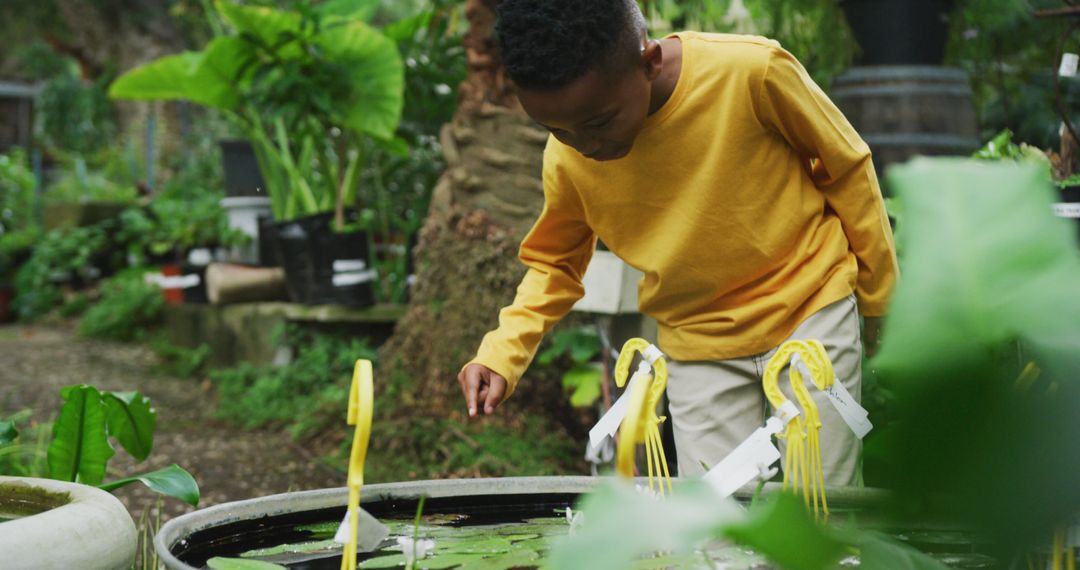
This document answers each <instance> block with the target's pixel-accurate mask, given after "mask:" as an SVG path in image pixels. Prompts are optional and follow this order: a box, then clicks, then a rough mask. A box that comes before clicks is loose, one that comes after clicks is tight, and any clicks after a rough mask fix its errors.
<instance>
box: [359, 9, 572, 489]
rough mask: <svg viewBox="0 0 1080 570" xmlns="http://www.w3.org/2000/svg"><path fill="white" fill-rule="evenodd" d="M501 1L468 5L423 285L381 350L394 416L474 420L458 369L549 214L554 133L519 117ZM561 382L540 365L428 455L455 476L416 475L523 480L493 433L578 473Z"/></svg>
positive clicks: (508, 291) (433, 470)
mask: <svg viewBox="0 0 1080 570" xmlns="http://www.w3.org/2000/svg"><path fill="white" fill-rule="evenodd" d="M497 3H498V0H467V1H466V2H465V14H466V17H467V18H468V21H469V25H470V29H469V31H468V33H467V34H466V36H465V38H464V43H465V46H466V49H467V54H468V55H467V57H468V74H467V76H466V78H465V81H464V82H463V83H462V84H461V86H460V87H459V95H460V104H459V107H458V110H457V113H456V115H455V117H454V119H453V120H452V122H450V123H449V124H447V125H446V126H445V127H444V128H443V131H442V144H443V150H444V152H445V155H446V160H447V169H446V172H445V173H444V175H443V176H442V179H441V180H440V182H439V184H438V186H437V187H436V188H435V190H434V196H433V199H432V205H431V210H430V213H429V214H428V218H427V220H426V223H425V225H424V228H423V230H422V231H421V234H420V239H419V242H418V245H417V247H416V249H415V250H414V256H415V259H416V264H415V266H416V269H417V273H416V275H417V282H416V285H415V286H414V288H413V291H412V297H411V301H410V305H409V308H408V311H407V313H406V315H405V317H404V318H403V319H402V320H401V321H400V322H399V323H398V326H397V329H396V332H395V333H394V335H393V337H392V338H391V339H390V341H389V342H388V343H387V344H386V345H385V346H384V348H383V349H382V351H381V353H380V360H381V363H382V369H383V374H390V375H391V376H390V383H391V384H392V385H393V389H392V391H393V395H392V397H393V402H389V403H388V405H389V406H394V407H395V412H394V413H392V415H393V416H395V417H400V414H398V413H397V412H396V410H401V411H402V412H404V410H409V412H407V414H413V415H414V416H415V415H424V416H427V417H428V418H430V419H431V421H442V420H448V421H450V422H455V423H457V422H466V421H467V420H466V416H465V414H464V411H465V404H464V400H463V398H462V395H461V392H460V388H459V386H458V382H457V374H458V371H459V369H460V368H461V366H462V365H464V364H465V362H467V361H468V360H469V359H470V358H472V356H473V355H474V353H475V351H476V348H477V346H478V345H479V343H480V340H481V338H482V337H483V335H484V333H486V332H487V331H488V330H491V329H492V328H494V327H495V326H496V324H497V322H498V311H499V309H500V308H502V307H503V306H505V305H507V304H508V303H510V302H511V300H512V299H513V297H514V293H515V290H516V288H517V285H518V283H519V281H520V279H521V277H522V276H523V275H524V272H525V268H524V266H523V265H522V264H521V263H520V262H519V261H518V260H517V250H518V245H519V243H520V241H521V239H522V238H523V237H524V235H525V233H526V232H527V231H528V230H529V228H530V227H531V225H532V223H533V221H535V219H536V216H537V215H538V214H539V212H540V209H541V207H542V206H543V185H542V183H541V176H540V173H541V164H542V154H543V147H544V144H545V142H546V140H547V132H546V131H545V130H543V129H542V128H541V127H539V126H538V125H537V124H536V123H535V122H533V121H532V120H531V119H529V117H528V116H527V115H526V114H525V113H524V112H523V111H522V110H521V107H520V105H519V103H518V101H517V98H516V96H515V95H514V91H513V86H512V84H511V83H510V81H509V80H508V79H507V77H506V74H505V70H504V69H503V68H502V65H501V63H500V61H499V56H498V53H497V50H496V47H495V42H494V38H493V35H492V32H493V28H494V22H495V5H496V4H497ZM557 377H558V373H557V371H554V370H538V369H537V368H536V367H534V368H533V369H532V370H530V371H529V372H528V373H527V374H526V377H525V378H524V379H523V380H522V382H521V384H520V386H519V388H518V391H517V392H516V393H515V394H514V397H513V398H511V399H510V400H508V401H507V402H505V403H504V404H503V405H502V406H501V407H500V408H499V409H498V411H497V413H496V414H495V416H494V417H491V418H481V419H479V420H471V421H469V422H468V424H469V425H468V426H467V427H466V429H465V431H463V432H462V431H460V430H459V433H458V434H456V435H455V436H453V437H451V438H450V440H448V441H452V442H456V443H463V444H464V445H458V446H457V447H455V446H454V445H448V446H447V449H446V452H445V453H437V452H436V453H432V454H431V455H432V456H433V457H432V459H435V460H442V461H443V462H444V463H445V464H446V465H449V466H451V468H450V469H444V470H442V471H443V472H441V473H440V472H439V469H437V467H438V466H430V465H429V466H428V468H427V469H426V470H424V469H422V468H421V471H420V472H417V475H418V476H419V475H426V476H431V475H446V474H461V475H505V474H528V473H525V472H522V470H523V469H527V467H524V466H522V465H514V464H511V463H510V461H514V462H516V463H520V461H519V460H518V459H515V458H514V456H513V454H512V453H511V454H503V453H501V451H503V450H500V449H486V450H485V449H480V448H482V447H483V446H484V441H486V440H487V439H488V436H485V435H483V434H490V433H492V432H493V431H494V430H498V431H503V432H507V431H512V432H514V433H517V434H520V435H519V436H518V437H520V438H522V439H521V442H523V443H525V446H524V447H525V448H528V447H529V445H528V443H527V440H526V439H525V438H535V437H543V438H547V439H548V441H549V442H550V443H551V445H550V446H548V447H544V446H541V445H538V446H535V447H536V450H537V453H550V452H554V451H555V450H558V453H559V454H560V455H561V457H549V458H544V457H537V458H535V459H537V460H538V461H539V463H538V464H532V463H529V461H528V460H525V464H527V465H545V466H548V467H550V469H548V468H546V467H541V470H546V471H549V472H566V471H574V470H578V469H581V468H582V464H581V463H580V461H581V460H580V457H581V453H580V452H581V451H582V450H583V447H582V446H583V445H584V444H583V443H581V445H579V444H578V443H577V442H578V441H581V442H583V441H584V440H582V439H578V438H579V437H580V436H581V422H580V421H579V419H578V414H577V413H575V412H574V411H573V410H572V409H570V408H569V405H568V403H567V398H566V397H565V396H563V395H562V393H561V392H562V389H561V386H560V385H559V382H558V379H557ZM386 419H387V421H393V420H392V419H391V418H386ZM377 425H378V424H377ZM455 429H457V428H455ZM571 434H574V436H576V437H572V436H571ZM444 443H445V442H444ZM506 445H513V444H509V443H508V444H506ZM478 446H479V447H480V448H478ZM542 447H543V448H544V449H545V450H546V451H543V452H541V451H539V450H540V448H542ZM579 447H582V449H578V448H579ZM455 449H458V450H460V451H461V453H462V454H465V455H475V454H477V453H480V455H479V456H478V457H479V461H477V462H475V463H474V464H473V465H465V464H464V462H463V461H462V458H461V457H457V456H456V455H460V454H459V453H457V452H456V451H455ZM376 453H378V451H376ZM484 455H486V456H487V457H484ZM446 471H449V473H446Z"/></svg>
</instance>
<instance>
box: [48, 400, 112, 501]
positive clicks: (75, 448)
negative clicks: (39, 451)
mask: <svg viewBox="0 0 1080 570" xmlns="http://www.w3.org/2000/svg"><path fill="white" fill-rule="evenodd" d="M60 395H61V397H63V399H64V405H63V407H61V408H60V417H58V418H57V419H56V423H54V424H53V439H52V443H50V444H49V450H48V454H47V455H48V463H49V476H50V477H51V478H53V479H59V480H61V481H78V482H80V483H85V484H87V485H97V484H98V483H101V480H102V479H103V478H104V477H105V464H106V463H108V461H109V458H110V457H112V456H113V453H114V452H113V448H112V446H110V445H109V440H108V436H107V434H106V431H105V428H106V414H105V405H104V404H103V403H102V402H101V393H100V392H98V391H97V389H95V388H94V387H92V386H86V385H77V386H68V387H67V388H64V389H63V390H61V391H60Z"/></svg>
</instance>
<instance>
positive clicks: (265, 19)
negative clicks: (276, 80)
mask: <svg viewBox="0 0 1080 570" xmlns="http://www.w3.org/2000/svg"><path fill="white" fill-rule="evenodd" d="M215 5H216V6H217V9H218V13H219V14H221V16H222V18H223V19H224V20H225V21H226V22H228V23H229V25H231V26H232V27H233V28H234V29H235V30H236V32H237V33H238V34H239V35H240V36H241V37H243V38H246V40H248V41H252V42H256V43H259V44H261V45H262V46H264V47H267V48H275V47H280V46H281V45H284V44H288V43H289V42H290V41H291V40H292V39H294V38H296V37H298V36H299V35H300V34H301V33H302V30H301V28H300V24H301V21H302V19H301V17H300V14H299V13H297V12H292V11H286V10H277V9H274V8H268V7H264V6H243V5H240V4H236V3H234V2H232V1H231V0H218V1H217V2H216V3H215ZM291 49H295V47H293V48H291ZM285 54H288V51H287V50H286V52H285Z"/></svg>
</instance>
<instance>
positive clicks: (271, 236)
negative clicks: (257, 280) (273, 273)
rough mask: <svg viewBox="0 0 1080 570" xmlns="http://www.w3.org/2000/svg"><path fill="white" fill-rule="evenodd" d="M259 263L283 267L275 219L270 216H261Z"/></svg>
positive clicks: (264, 265) (259, 222)
mask: <svg viewBox="0 0 1080 570" xmlns="http://www.w3.org/2000/svg"><path fill="white" fill-rule="evenodd" d="M258 224H259V248H258V250H259V265H261V266H263V267H281V265H282V263H281V258H280V257H279V255H278V247H277V236H276V230H275V229H274V225H275V224H274V219H273V218H271V217H269V216H259V218H258Z"/></svg>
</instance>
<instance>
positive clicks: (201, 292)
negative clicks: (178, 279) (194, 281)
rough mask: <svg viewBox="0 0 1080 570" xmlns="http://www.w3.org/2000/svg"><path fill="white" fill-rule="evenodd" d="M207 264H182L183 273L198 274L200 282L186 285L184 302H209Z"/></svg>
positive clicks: (181, 270)
mask: <svg viewBox="0 0 1080 570" xmlns="http://www.w3.org/2000/svg"><path fill="white" fill-rule="evenodd" d="M206 267H207V266H206V265H194V264H191V263H182V264H180V274H181V275H198V276H199V284H198V285H195V286H192V287H186V288H185V289H184V290H183V291H184V302H185V303H194V304H206V303H209V302H210V301H209V298H208V296H207V294H206Z"/></svg>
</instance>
